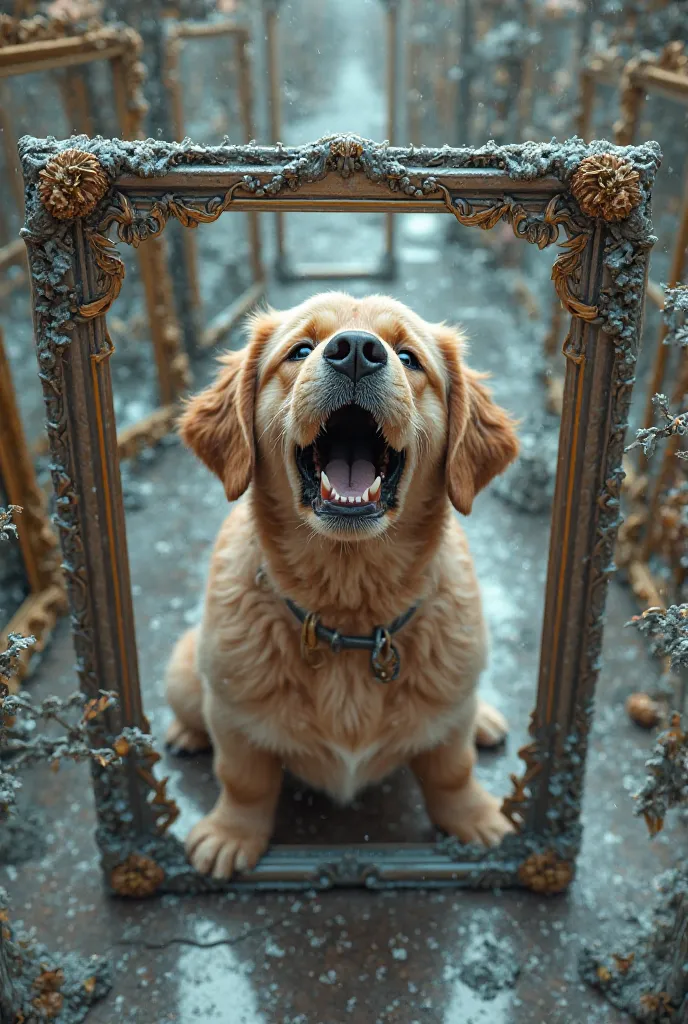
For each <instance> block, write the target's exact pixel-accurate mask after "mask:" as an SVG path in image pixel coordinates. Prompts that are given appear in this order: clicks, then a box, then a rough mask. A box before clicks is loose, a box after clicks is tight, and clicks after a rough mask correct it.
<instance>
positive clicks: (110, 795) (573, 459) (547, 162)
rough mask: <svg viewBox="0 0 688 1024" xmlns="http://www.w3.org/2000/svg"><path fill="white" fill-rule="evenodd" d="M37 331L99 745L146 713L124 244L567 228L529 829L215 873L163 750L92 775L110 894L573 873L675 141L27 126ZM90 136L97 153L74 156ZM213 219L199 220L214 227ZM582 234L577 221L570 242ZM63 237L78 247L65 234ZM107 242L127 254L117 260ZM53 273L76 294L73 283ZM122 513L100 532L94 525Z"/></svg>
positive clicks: (539, 882) (468, 883) (522, 882)
mask: <svg viewBox="0 0 688 1024" xmlns="http://www.w3.org/2000/svg"><path fill="white" fill-rule="evenodd" d="M20 154H21V159H22V166H23V169H24V175H25V182H26V195H27V205H26V211H27V221H26V227H25V229H24V238H25V240H26V243H27V248H28V257H29V265H30V271H31V275H32V281H33V295H34V320H35V334H36V343H37V350H38V359H39V364H40V367H41V380H42V383H43V387H44V394H45V401H46V406H47V412H48V431H49V435H50V441H51V454H52V466H53V483H54V486H55V489H56V493H57V502H58V516H57V523H58V526H59V528H60V537H61V542H62V547H63V553H64V564H65V573H66V578H67V583H68V589H69V595H70V603H71V611H72V624H73V632H74V644H75V648H76V653H77V664H78V670H79V676H80V685H81V687H82V688H83V690H85V691H86V693H89V694H91V693H92V694H96V693H97V692H98V691H99V690H102V689H106V690H113V691H116V692H117V694H118V695H119V703H118V708H117V710H113V711H108V712H106V713H105V714H104V715H103V716H99V717H98V718H97V719H96V720H95V721H94V723H93V730H94V741H96V742H97V741H98V740H99V739H101V740H102V741H103V742H108V741H109V739H112V738H113V737H114V736H116V735H118V734H119V733H120V732H121V730H122V728H123V727H125V726H129V725H130V726H137V727H139V728H143V729H146V728H147V727H148V723H147V719H146V716H145V709H144V704H143V698H142V694H141V688H140V685H139V678H138V665H137V650H136V639H135V636H136V634H135V625H134V613H133V607H132V596H131V585H130V575H129V561H128V555H127V541H126V530H125V517H124V508H123V504H122V491H121V482H120V477H119V468H118V459H117V441H116V437H117V431H116V423H115V416H114V411H113V405H112V387H111V377H110V360H111V358H113V355H112V348H111V346H110V344H109V341H108V334H107V325H106V313H107V311H108V309H109V308H110V306H111V305H112V303H113V302H114V300H115V299H116V297H117V294H118V292H119V288H120V285H121V283H122V276H121V275H122V264H121V261H120V258H119V256H118V253H117V248H116V245H115V243H114V242H113V241H112V240H111V239H110V238H109V237H108V233H109V232H110V231H111V230H112V229H114V230H115V232H116V237H117V240H118V241H119V242H124V243H127V244H136V243H137V242H141V241H143V240H144V239H148V238H151V237H157V236H159V235H160V234H161V233H162V231H163V230H164V228H165V225H166V224H167V223H168V222H169V221H170V220H175V221H177V222H179V223H181V224H182V225H183V226H184V227H186V228H191V227H198V226H199V225H202V224H204V223H208V222H211V221H215V220H217V219H218V217H220V216H221V215H224V214H225V213H231V212H233V211H243V212H252V211H256V212H260V211H275V210H278V209H279V210H281V211H309V212H318V211H323V210H327V211H331V210H332V209H333V208H334V209H337V210H341V211H343V212H347V211H352V212H353V211H355V212H357V213H361V212H380V211H381V212H392V213H406V214H408V213H414V212H417V213H424V214H427V213H435V214H443V215H446V216H454V217H455V218H456V220H457V221H458V222H459V223H460V224H461V225H463V226H464V227H466V229H468V228H482V229H483V230H490V229H491V228H493V227H494V226H495V225H496V224H498V223H499V222H500V221H503V222H506V223H508V224H510V225H511V227H512V228H513V230H514V232H515V234H516V236H517V237H518V238H519V239H521V240H523V241H524V242H530V243H531V244H535V245H538V246H539V248H541V249H544V248H546V247H548V246H553V245H556V244H557V243H559V245H560V249H559V252H558V255H557V257H556V259H555V261H554V264H553V268H552V279H553V283H554V287H555V289H556V291H557V294H558V296H559V298H560V300H561V302H562V303H563V304H564V306H565V307H566V309H567V310H568V312H569V314H570V315H571V325H570V330H569V333H568V336H567V340H566V343H565V346H564V354H565V356H566V381H565V387H564V400H563V411H562V421H561V433H560V442H559V456H558V470H557V479H556V490H555V497H554V507H553V516H552V523H551V537H550V549H549V563H548V572H547V582H546V592H545V602H544V603H545V610H544V619H543V627H542V641H541V655H540V668H539V676H538V684H537V699H536V703H535V708H534V710H533V714H532V720H531V726H530V736H531V739H530V742H529V743H528V744H527V746H526V747H524V748H523V749H522V750H521V751H520V756H521V758H522V759H523V761H524V764H525V770H524V772H523V774H522V775H520V776H513V777H512V791H511V792H510V793H509V794H508V795H507V796H506V797H505V799H504V803H503V808H502V809H503V811H504V813H505V814H506V815H507V816H508V817H509V819H510V820H511V821H512V822H513V824H514V825H515V828H516V830H517V831H516V834H514V835H510V836H507V837H506V839H505V840H504V841H503V842H502V844H501V845H500V846H499V847H497V848H494V849H479V848H477V847H472V846H464V845H462V844H461V843H459V842H458V840H456V839H453V838H451V837H448V838H444V839H441V840H439V841H438V842H437V843H427V844H416V843H378V844H344V845H341V846H331V847H323V846H307V845H305V846H283V845H273V846H272V847H271V848H270V849H269V850H268V852H267V854H266V855H265V856H264V857H263V859H262V860H261V861H260V862H259V864H258V865H257V866H256V868H255V869H253V870H252V871H251V872H249V873H247V874H245V875H239V876H237V877H236V878H235V879H232V880H231V881H229V882H216V881H214V880H212V879H210V878H208V877H206V876H202V875H199V874H197V873H196V872H195V871H194V869H193V868H192V867H191V866H190V865H189V863H188V862H187V860H186V857H185V855H184V850H183V846H182V844H181V843H180V842H179V840H178V839H177V838H176V837H175V836H174V835H172V834H171V833H170V825H171V823H172V822H173V821H174V819H175V817H176V815H177V813H178V812H177V808H176V806H175V804H174V802H173V801H172V800H171V799H170V798H169V796H168V795H167V792H166V787H165V780H164V779H161V778H159V777H158V775H157V774H156V769H155V763H154V762H155V761H156V760H157V759H159V758H158V755H156V754H153V755H149V756H147V757H146V758H140V757H137V756H134V755H133V754H129V755H128V756H127V757H126V758H125V759H124V763H123V764H122V766H121V767H117V768H111V769H107V770H105V769H101V768H99V767H96V768H95V769H94V773H93V784H94V791H95V804H96V811H97V815H98V833H97V840H98V843H99V846H100V851H101V856H102V865H103V870H104V872H105V876H106V879H107V881H108V884H109V886H110V889H111V891H112V892H114V893H117V894H119V895H123V896H132V897H136V896H147V895H152V894H153V893H161V892H188V893H200V892H209V891H223V890H227V889H235V888H237V887H249V888H311V887H316V888H327V887H329V886H333V885H345V886H366V887H369V888H384V887H394V886H423V887H430V886H442V885H447V886H465V887H473V888H493V887H506V886H522V887H525V888H529V889H531V890H534V891H536V892H538V893H543V894H549V893H555V892H560V891H563V890H564V889H565V888H566V887H567V886H568V885H569V884H570V882H571V880H572V878H573V876H574V869H575V860H576V854H577V851H578V848H579V844H580V834H581V827H580V804H581V796H582V790H583V781H584V774H585V761H586V751H587V742H588V734H589V730H590V725H591V720H592V714H593V700H594V691H595V683H596V679H597V675H598V670H599V664H600V655H601V647H602V634H603V628H604V606H605V597H606V592H607V585H608V580H609V577H610V575H611V574H612V573H613V572H614V569H615V566H614V557H613V556H614V542H615V536H616V531H617V528H618V525H619V522H620V509H619V498H620V493H621V484H622V480H623V471H622V469H621V460H622V453H623V447H624V441H625V431H626V426H627V413H628V408H629V402H630V398H631V391H632V388H633V383H634V368H635V362H636V356H637V350H638V339H639V335H640V330H641V319H642V310H643V302H644V296H645V279H646V271H647V260H648V253H649V250H650V247H651V245H652V242H653V240H654V239H653V236H652V234H651V227H652V225H651V220H650V216H649V208H650V198H651V190H652V184H653V181H654V175H655V172H656V169H657V166H658V163H659V158H660V154H659V148H658V147H657V145H656V144H655V143H646V144H644V145H642V146H636V147H632V148H627V149H618V148H615V147H613V146H611V145H610V144H609V143H591V144H589V145H585V144H583V143H582V142H581V141H580V140H579V139H572V140H569V141H567V142H561V143H556V142H553V143H549V144H542V145H536V144H532V143H528V144H525V145H521V146H519V145H515V146H507V147H497V146H494V145H487V146H485V147H483V148H481V149H476V150H472V149H465V148H463V149H451V148H449V147H443V148H442V149H438V150H429V149H415V148H409V149H394V148H391V147H389V146H387V145H382V144H377V143H374V142H370V141H368V140H364V139H361V138H358V137H357V136H353V135H333V136H328V137H326V138H323V139H319V140H317V141H316V142H314V143H312V144H310V145H306V146H300V147H283V146H281V147H261V146H232V145H222V146H216V147H202V146H196V145H191V144H186V143H184V144H175V143H167V142H158V141H151V140H148V141H147V142H145V143H143V142H120V141H117V140H111V141H104V140H94V141H90V140H89V139H87V138H86V137H76V138H72V139H69V140H66V141H64V142H57V141H55V140H52V139H49V140H37V139H33V138H28V137H27V138H24V139H22V140H21V142H20ZM75 154H76V156H75ZM75 160H76V161H77V162H78V163H79V165H80V166H81V167H88V168H89V170H90V173H91V181H92V183H93V186H92V189H91V194H90V196H89V197H87V198H88V203H87V205H86V207H85V208H81V209H80V208H79V205H78V201H77V199H78V197H76V196H75V205H74V210H73V216H72V217H71V218H69V219H65V218H62V219H56V218H55V216H54V213H55V206H54V195H53V191H52V183H53V182H54V181H56V180H57V179H60V180H63V179H64V177H65V176H67V177H68V176H69V171H70V167H71V166H72V164H73V162H74V161H75ZM201 230H202V228H201ZM560 236H561V238H560ZM57 252H59V253H60V254H61V256H60V260H59V261H58V260H57V258H56V253H57ZM104 253H107V259H105V258H104ZM48 278H49V279H50V280H51V281H53V282H57V283H61V284H63V285H64V286H65V287H66V288H67V289H68V290H69V293H70V295H71V296H72V301H71V302H69V303H66V302H64V301H58V300H57V298H56V291H55V289H53V290H52V291H51V290H49V289H47V288H46V281H47V280H48ZM95 523H99V524H106V525H107V528H98V529H95V528H94V527H93V524H95Z"/></svg>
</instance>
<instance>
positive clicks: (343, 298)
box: [181, 293, 518, 540]
mask: <svg viewBox="0 0 688 1024" xmlns="http://www.w3.org/2000/svg"><path fill="white" fill-rule="evenodd" d="M462 349H463V339H462V336H461V334H460V333H459V332H458V331H456V330H454V329H451V328H449V327H446V326H444V325H437V324H429V323H426V322H425V321H424V320H422V319H421V318H420V317H419V316H416V314H415V313H413V312H412V311H411V310H410V309H407V307H406V306H404V305H402V303H400V302H397V301H396V300H394V299H390V298H386V297H383V296H378V295H373V296H368V297H366V298H364V299H354V298H352V297H351V296H349V295H344V294H341V293H327V294H321V295H316V296H314V297H313V298H311V299H309V300H308V301H307V302H304V303H303V304H302V305H300V306H297V307H296V308H295V309H291V310H287V311H286V312H275V311H269V312H267V313H261V314H259V315H257V316H255V317H254V318H253V320H252V321H251V327H250V340H249V343H248V345H247V346H246V348H244V349H242V350H241V351H239V352H229V353H227V354H226V355H224V356H222V357H221V359H220V363H221V365H222V369H221V371H220V373H219V375H218V377H217V379H216V380H215V382H214V383H213V384H212V385H211V386H210V387H209V388H208V389H207V390H205V391H203V392H201V393H200V394H198V395H196V396H195V397H194V398H192V399H191V400H190V402H189V403H188V404H187V406H186V410H185V412H184V414H183V416H182V420H181V434H182V438H183V440H184V442H185V443H186V444H187V445H188V446H189V447H190V448H192V449H193V450H194V451H195V452H196V454H197V455H198V456H199V457H200V458H201V459H202V460H203V461H204V462H205V463H206V465H208V466H209V467H210V469H212V470H213V472H215V473H216V474H217V475H218V476H219V477H220V479H221V480H222V482H223V484H224V487H225V491H226V493H227V497H228V498H229V500H230V501H233V500H235V499H236V498H238V497H239V496H240V495H241V494H242V493H243V492H244V491H245V490H246V489H247V487H248V486H249V483H250V482H251V481H252V480H253V482H254V486H255V488H256V491H257V492H259V493H260V494H261V496H262V498H263V500H266V499H268V498H269V500H270V501H272V502H274V503H275V507H276V508H277V505H278V504H279V505H284V503H288V507H289V508H290V509H291V510H293V511H295V512H296V514H297V515H298V516H299V517H300V518H301V519H303V520H306V521H307V522H308V523H309V524H310V525H311V526H312V528H313V529H315V530H316V531H317V532H319V533H321V534H326V535H329V536H331V537H333V538H339V539H347V540H353V539H355V538H357V537H358V538H361V539H363V538H366V537H373V536H377V535H379V534H381V533H382V532H384V531H385V530H386V529H388V528H389V526H390V525H391V524H392V523H394V522H395V521H398V520H399V519H400V518H401V517H402V516H403V517H407V516H408V517H413V516H414V515H415V516H416V517H418V516H420V515H421V514H426V513H428V512H430V513H431V512H432V511H433V510H434V511H435V512H438V511H439V510H440V509H441V508H443V507H444V505H443V502H444V500H445V499H446V495H447V494H448V496H449V498H450V500H451V502H452V504H453V505H454V507H455V508H456V509H458V510H459V511H460V512H463V513H464V514H465V515H467V514H468V513H469V512H470V510H471V506H472V504H473V499H474V497H475V495H476V494H477V493H478V491H480V490H481V489H482V488H483V487H485V486H486V484H488V483H489V482H490V480H491V479H492V478H493V477H494V476H496V475H497V474H498V473H501V472H502V471H503V470H504V469H506V467H507V466H508V465H509V463H510V462H511V461H512V460H513V459H514V458H515V457H516V454H517V452H518V444H517V440H516V435H515V433H514V427H513V423H512V421H511V420H510V418H509V416H508V415H507V414H506V413H505V412H504V410H502V409H500V408H499V407H498V406H497V405H496V404H495V403H494V402H493V400H492V398H491V397H490V394H489V392H488V391H487V390H486V389H485V387H484V385H483V383H482V378H481V376H480V375H479V374H477V373H475V372H474V371H472V370H470V369H469V368H468V367H466V365H465V364H464V362H463V358H462Z"/></svg>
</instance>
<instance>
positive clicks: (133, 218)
mask: <svg viewBox="0 0 688 1024" xmlns="http://www.w3.org/2000/svg"><path fill="white" fill-rule="evenodd" d="M240 188H243V189H245V190H247V191H249V192H250V191H255V189H256V183H255V181H254V179H251V178H249V177H248V175H247V176H245V177H244V178H242V179H241V181H236V182H235V183H234V184H233V185H232V187H231V188H229V189H228V190H227V192H226V193H225V194H224V195H223V196H213V197H212V198H211V199H208V200H207V201H206V202H205V203H203V204H198V205H194V204H190V203H185V202H184V201H183V200H182V199H180V198H179V197H178V196H174V195H172V194H170V195H167V196H164V197H163V199H162V200H161V201H160V202H158V203H154V204H153V205H152V206H151V207H150V209H148V210H146V211H145V212H143V213H141V212H140V211H139V210H137V208H136V207H135V206H134V205H133V203H132V202H131V201H130V200H129V198H128V197H127V196H125V195H124V194H123V193H122V192H116V193H115V194H114V195H113V196H112V199H111V201H110V204H109V205H108V208H107V210H106V211H105V214H104V216H103V218H102V220H101V221H100V223H99V225H98V228H97V229H95V230H90V231H87V233H86V234H87V238H88V241H89V242H90V243H91V245H92V247H93V256H94V259H95V262H96V264H97V266H98V269H99V270H100V273H101V277H102V279H103V281H104V284H105V291H104V292H103V294H102V295H100V296H99V297H98V298H97V299H94V300H93V301H92V302H87V303H85V304H84V305H82V306H80V307H79V315H80V316H82V317H84V318H85V319H89V320H90V319H91V318H92V317H95V316H102V315H103V314H104V313H107V311H108V310H109V308H110V306H111V305H112V303H113V302H114V301H115V299H116V298H117V296H118V295H119V293H120V291H121V289H122V284H123V282H124V273H125V271H124V263H123V262H122V259H121V257H120V255H119V253H118V251H117V247H116V245H115V243H114V242H113V241H112V240H111V239H109V238H108V237H107V235H106V234H105V232H107V231H108V229H109V228H110V227H111V226H112V225H113V224H116V225H117V236H118V238H119V239H120V241H122V242H126V244H127V245H132V246H134V248H137V247H138V246H139V245H140V244H141V242H144V241H145V240H146V239H148V238H157V236H158V235H159V234H160V233H161V232H162V230H163V228H164V227H165V225H166V223H167V221H168V220H169V218H170V217H174V218H175V219H176V220H178V221H179V223H180V224H181V225H182V226H183V227H185V228H196V227H198V225H199V224H210V223H212V222H213V221H216V220H217V219H218V218H219V217H220V216H221V215H222V214H223V213H224V212H225V211H226V210H228V209H229V207H230V206H231V204H232V202H233V200H234V195H235V193H236V192H237V191H238V189H240Z"/></svg>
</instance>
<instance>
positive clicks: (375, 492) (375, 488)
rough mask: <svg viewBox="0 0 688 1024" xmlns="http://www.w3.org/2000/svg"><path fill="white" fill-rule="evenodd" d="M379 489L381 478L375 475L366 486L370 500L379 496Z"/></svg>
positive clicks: (380, 487) (380, 488)
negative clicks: (370, 483)
mask: <svg viewBox="0 0 688 1024" xmlns="http://www.w3.org/2000/svg"><path fill="white" fill-rule="evenodd" d="M381 490H382V480H381V478H380V477H379V476H376V477H375V479H374V481H373V483H372V486H371V487H369V488H368V497H369V499H370V501H377V500H378V499H379V497H380V492H381Z"/></svg>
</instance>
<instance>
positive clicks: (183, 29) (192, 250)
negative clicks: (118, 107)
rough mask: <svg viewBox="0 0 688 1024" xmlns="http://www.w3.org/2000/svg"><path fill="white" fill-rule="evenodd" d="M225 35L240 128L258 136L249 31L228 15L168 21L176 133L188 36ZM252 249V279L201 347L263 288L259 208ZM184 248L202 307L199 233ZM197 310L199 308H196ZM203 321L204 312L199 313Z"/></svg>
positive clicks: (251, 219)
mask: <svg viewBox="0 0 688 1024" xmlns="http://www.w3.org/2000/svg"><path fill="white" fill-rule="evenodd" d="M218 38H220V39H226V40H228V41H229V42H230V43H231V44H232V46H233V48H234V54H235V61H236V68H237V85H238V99H239V111H240V115H241V129H242V132H243V136H244V142H245V143H246V144H247V145H248V144H249V143H250V142H251V140H252V139H254V138H255V136H256V133H255V128H254V123H253V76H252V73H251V58H250V54H249V49H250V43H251V37H250V34H249V30H248V29H247V28H246V26H245V25H240V24H238V23H237V22H236V21H233V20H231V19H229V18H223V19H221V20H213V21H209V22H202V21H198V22H196V21H178V22H175V23H174V24H173V25H171V26H170V28H169V30H168V33H167V38H166V44H165V87H166V89H167V93H168V96H169V101H170V106H171V110H172V122H173V126H174V132H175V137H176V138H177V139H178V140H181V139H183V138H184V137H185V135H186V132H185V130H184V123H185V117H184V93H183V89H182V82H181V78H180V76H179V62H180V60H181V55H182V50H183V48H184V46H185V43H186V42H188V41H189V40H192V39H193V40H201V39H218ZM247 220H248V238H249V251H250V254H251V277H252V281H251V284H250V285H249V286H248V288H246V289H245V290H244V291H243V292H242V294H241V295H239V296H238V297H237V298H236V299H235V300H234V301H233V302H232V303H231V304H230V305H229V306H227V307H226V308H225V309H223V310H222V311H221V312H220V313H218V314H217V316H215V317H214V318H213V320H212V321H211V322H210V323H209V324H207V325H206V327H205V328H204V330H203V333H202V334H201V336H200V338H199V340H198V347H199V348H200V349H206V348H212V347H213V346H214V345H217V344H218V343H219V342H220V341H222V340H223V339H224V338H226V336H227V335H228V334H229V332H230V331H231V330H232V328H233V327H234V326H235V325H236V324H237V323H238V321H239V320H240V319H241V317H242V316H244V314H245V313H247V312H248V311H249V310H250V309H251V308H252V307H253V306H255V305H256V303H257V302H259V301H260V299H261V298H262V297H263V295H264V293H265V270H264V267H263V258H262V253H261V238H260V221H259V217H258V214H257V213H254V212H250V213H249V214H248V215H247ZM182 243H183V245H184V248H185V250H186V260H185V263H186V267H187V269H188V274H189V292H190V297H189V301H190V304H191V306H192V307H193V308H194V310H196V311H198V310H199V308H200V306H201V304H202V299H201V293H200V285H199V266H198V247H197V245H196V237H195V235H194V234H193V233H192V232H190V231H185V232H183V234H182ZM196 315H197V314H196ZM198 319H199V322H200V317H198Z"/></svg>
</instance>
